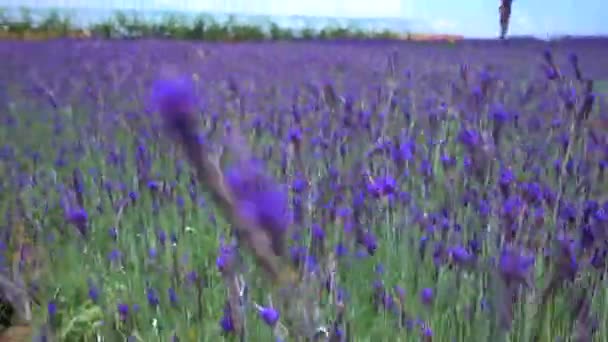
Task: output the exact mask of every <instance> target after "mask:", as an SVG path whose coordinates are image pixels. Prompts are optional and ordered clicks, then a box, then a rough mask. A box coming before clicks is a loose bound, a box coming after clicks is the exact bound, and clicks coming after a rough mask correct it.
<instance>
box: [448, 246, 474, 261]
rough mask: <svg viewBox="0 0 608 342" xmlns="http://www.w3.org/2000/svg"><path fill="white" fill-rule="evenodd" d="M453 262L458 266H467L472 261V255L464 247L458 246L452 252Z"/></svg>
mask: <svg viewBox="0 0 608 342" xmlns="http://www.w3.org/2000/svg"><path fill="white" fill-rule="evenodd" d="M450 255H451V256H452V260H453V261H454V262H455V263H457V264H461V265H462V264H466V263H468V262H469V261H471V259H472V255H471V253H469V252H468V251H467V250H466V249H465V248H464V247H462V246H456V247H453V248H452V249H451V251H450Z"/></svg>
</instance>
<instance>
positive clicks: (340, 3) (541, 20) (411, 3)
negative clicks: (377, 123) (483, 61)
mask: <svg viewBox="0 0 608 342" xmlns="http://www.w3.org/2000/svg"><path fill="white" fill-rule="evenodd" d="M18 5H26V6H32V7H36V6H49V5H50V6H76V7H102V8H117V9H118V8H128V7H135V8H138V9H175V10H187V11H211V12H213V11H222V12H224V11H228V12H238V13H252V14H268V15H291V14H299V15H311V16H336V17H354V18H357V17H358V18H373V17H390V18H403V19H415V20H417V21H422V22H424V23H426V25H427V26H429V27H430V28H432V29H433V30H434V31H438V32H444V33H458V34H463V35H465V36H470V37H494V36H496V35H497V31H498V17H497V11H498V5H499V0H0V6H18ZM600 13H608V0H513V14H512V21H511V30H510V32H511V34H518V35H519V34H522V35H535V36H539V37H546V36H548V35H556V34H585V35H586V34H602V35H608V21H607V20H602V16H601V15H600Z"/></svg>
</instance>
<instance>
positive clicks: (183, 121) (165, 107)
mask: <svg viewBox="0 0 608 342" xmlns="http://www.w3.org/2000/svg"><path fill="white" fill-rule="evenodd" d="M152 105H153V106H154V109H156V110H158V112H159V113H160V114H161V115H162V116H163V119H164V122H165V124H166V125H167V128H168V129H169V130H170V131H173V133H176V134H179V135H186V134H190V133H191V132H192V131H193V130H194V129H195V127H196V125H194V123H195V122H196V121H195V118H194V110H195V106H196V97H195V94H194V83H193V82H192V79H191V78H187V77H182V78H175V79H164V80H159V81H157V82H156V83H154V87H153V90H152Z"/></svg>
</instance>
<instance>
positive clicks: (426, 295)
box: [420, 287, 435, 305]
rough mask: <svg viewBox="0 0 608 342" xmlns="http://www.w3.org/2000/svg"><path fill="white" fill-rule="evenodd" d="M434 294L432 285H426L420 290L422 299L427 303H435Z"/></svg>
mask: <svg viewBox="0 0 608 342" xmlns="http://www.w3.org/2000/svg"><path fill="white" fill-rule="evenodd" d="M434 296H435V295H434V293H433V289H432V288H430V287H426V288H424V289H422V291H420V300H421V301H422V303H423V304H425V305H431V303H433V299H434Z"/></svg>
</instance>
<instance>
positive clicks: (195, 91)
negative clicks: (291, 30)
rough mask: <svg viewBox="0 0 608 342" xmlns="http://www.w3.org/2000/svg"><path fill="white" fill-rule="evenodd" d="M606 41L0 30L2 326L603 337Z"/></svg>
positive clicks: (195, 335) (342, 337)
mask: <svg viewBox="0 0 608 342" xmlns="http://www.w3.org/2000/svg"><path fill="white" fill-rule="evenodd" d="M606 46H608V45H607V44H605V42H604V41H601V40H599V41H581V42H569V43H567V44H566V43H563V44H555V45H553V46H548V45H546V44H542V43H538V42H519V43H512V44H509V45H504V44H499V43H497V42H481V43H480V42H466V41H465V42H462V43H461V44H458V45H456V46H454V45H449V44H434V45H432V44H413V43H404V42H386V41H383V42H373V41H368V42H338V43H319V42H304V43H297V44H296V43H289V42H284V43H279V44H277V43H242V44H222V43H192V42H176V41H158V40H141V41H123V40H120V41H103V40H95V41H87V40H58V41H49V42H18V41H11V42H6V41H5V42H2V43H0V56H1V58H2V60H3V64H4V65H5V66H6V68H4V67H3V69H2V71H1V74H0V77H2V81H4V82H2V83H1V87H0V119H1V121H2V126H0V141H2V144H1V145H2V146H0V209H1V211H2V214H3V217H4V220H2V222H1V224H0V251H1V252H2V254H1V256H2V258H1V259H0V266H1V267H2V268H1V273H0V291H1V292H0V294H1V295H2V299H3V301H2V305H3V306H4V307H5V308H10V310H12V312H13V315H12V316H13V317H12V323H9V322H4V323H3V324H4V325H10V324H18V323H20V322H21V323H23V322H29V323H30V324H31V325H32V326H33V327H34V333H35V334H36V336H37V337H36V338H40V339H41V340H49V339H51V340H57V341H93V340H97V341H98V340H104V341H121V340H125V339H126V340H129V341H178V340H179V341H218V340H221V339H222V338H225V339H227V340H240V341H271V340H281V341H298V340H299V341H304V340H317V341H368V340H373V341H420V340H422V341H433V340H435V341H556V340H561V341H593V340H595V341H605V340H607V339H608V335H607V331H608V298H607V294H606V279H605V273H606V254H607V251H608V250H607V246H606V231H607V230H606V229H607V228H608V227H607V225H608V212H607V210H608V196H607V195H608V192H607V190H608V184H607V180H606V175H605V173H606V171H605V168H606V165H607V163H608V135H607V134H606V128H607V126H608V125H606V122H607V120H606V115H607V111H606V108H607V107H606V106H607V103H606V99H605V98H604V97H603V96H604V94H603V93H602V91H604V90H605V89H604V90H602V89H601V88H600V87H599V85H601V84H602V83H601V81H602V80H605V79H607V78H608V73H607V70H608V68H607V65H606V63H607V62H606V61H608V59H607V58H606V57H607V56H608V50H607V48H606Z"/></svg>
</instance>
